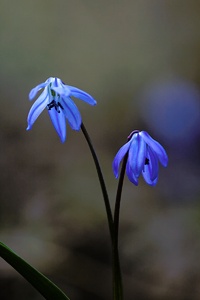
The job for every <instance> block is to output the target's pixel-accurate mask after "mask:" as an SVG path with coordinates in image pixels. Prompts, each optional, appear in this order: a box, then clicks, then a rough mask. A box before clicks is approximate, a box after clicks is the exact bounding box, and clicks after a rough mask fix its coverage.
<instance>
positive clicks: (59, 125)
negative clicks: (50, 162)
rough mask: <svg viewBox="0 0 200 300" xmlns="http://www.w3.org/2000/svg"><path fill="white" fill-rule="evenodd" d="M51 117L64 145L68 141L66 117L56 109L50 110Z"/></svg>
mask: <svg viewBox="0 0 200 300" xmlns="http://www.w3.org/2000/svg"><path fill="white" fill-rule="evenodd" d="M48 113H49V116H50V118H51V121H52V123H53V126H54V128H55V130H56V131H57V133H58V135H59V137H60V140H61V142H62V143H64V141H65V140H66V120H65V115H64V114H63V113H62V111H61V112H60V113H58V112H57V111H56V109H54V108H53V109H51V110H48Z"/></svg>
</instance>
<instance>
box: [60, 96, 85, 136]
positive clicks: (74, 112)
mask: <svg viewBox="0 0 200 300" xmlns="http://www.w3.org/2000/svg"><path fill="white" fill-rule="evenodd" d="M60 103H61V105H62V106H63V111H62V112H63V113H64V115H65V117H66V118H67V120H68V122H69V124H70V126H71V128H72V129H74V130H79V129H80V126H81V122H82V120H81V114H80V112H79V110H78V108H77V106H76V105H75V103H74V102H73V101H72V99H71V98H70V97H65V99H62V98H61V99H60Z"/></svg>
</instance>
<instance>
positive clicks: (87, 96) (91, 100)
mask: <svg viewBox="0 0 200 300" xmlns="http://www.w3.org/2000/svg"><path fill="white" fill-rule="evenodd" d="M67 87H68V88H69V89H70V91H71V95H72V96H73V97H75V98H78V99H81V100H83V101H85V102H87V103H88V104H90V105H96V104H97V102H96V100H94V98H93V97H92V96H91V95H90V94H88V93H86V92H84V91H82V90H80V89H78V88H76V87H74V86H69V85H68V86H67Z"/></svg>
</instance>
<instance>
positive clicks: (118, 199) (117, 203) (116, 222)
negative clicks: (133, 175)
mask: <svg viewBox="0 0 200 300" xmlns="http://www.w3.org/2000/svg"><path fill="white" fill-rule="evenodd" d="M127 159H128V154H126V155H125V157H124V160H123V163H122V168H121V172H120V176H119V183H118V188H117V194H116V201H115V211H114V226H115V242H116V244H117V247H118V236H119V215H120V204H121V195H122V187H123V182H124V174H125V170H126V163H127Z"/></svg>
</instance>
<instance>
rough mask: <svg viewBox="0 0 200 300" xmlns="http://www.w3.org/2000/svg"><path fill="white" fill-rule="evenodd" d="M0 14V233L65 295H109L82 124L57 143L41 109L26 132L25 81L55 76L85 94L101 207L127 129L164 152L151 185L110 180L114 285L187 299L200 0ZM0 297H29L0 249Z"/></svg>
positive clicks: (193, 258) (71, 4)
mask: <svg viewBox="0 0 200 300" xmlns="http://www.w3.org/2000/svg"><path fill="white" fill-rule="evenodd" d="M0 14H1V18H0V41H1V50H0V52H1V60H0V79H1V80H0V95H1V98H0V99H1V110H0V167H1V173H0V240H1V241H2V242H4V243H6V244H7V245H8V246H10V247H11V248H12V249H13V250H14V251H16V252H17V253H18V254H19V255H21V256H22V257H23V258H24V259H26V260H27V261H28V262H30V263H31V264H32V265H34V266H35V267H36V268H37V269H38V270H40V271H41V272H43V273H44V274H46V275H47V276H49V277H50V278H51V279H52V280H53V281H55V283H57V284H58V285H59V286H60V287H61V288H62V289H63V290H64V291H65V292H66V294H67V295H68V296H69V297H70V299H76V300H82V299H92V300H107V299H111V247H110V242H109V234H108V228H107V220H106V216H105V208H104V203H103V200H102V195H101V190H100V187H99V183H98V179H97V175H96V173H95V167H94V164H93V161H92V158H91V155H90V153H89V150H88V147H87V144H86V142H85V140H84V138H83V136H82V133H81V132H75V131H72V130H71V129H70V128H69V126H68V128H67V141H66V143H65V144H61V143H60V141H59V138H58V136H57V135H56V132H55V130H54V128H53V127H52V124H51V121H50V120H49V118H48V114H47V112H44V113H43V114H42V115H41V116H40V117H39V118H38V120H37V122H36V123H35V124H34V126H33V129H32V130H31V131H29V132H26V126H27V124H26V118H27V114H28V111H29V109H30V107H31V105H32V102H29V101H28V93H29V91H30V89H31V88H32V87H34V86H36V85H37V84H38V83H40V82H43V81H44V80H46V79H47V78H48V77H50V76H58V77H60V78H61V79H62V80H63V81H64V82H66V84H69V85H74V86H77V87H78V88H80V89H83V90H85V91H87V92H88V93H90V94H91V95H92V96H93V97H94V98H95V99H96V100H97V103H98V104H97V106H96V107H90V106H89V105H86V104H85V103H83V102H81V101H79V100H75V103H76V105H77V106H78V107H79V109H80V111H81V114H82V118H83V121H84V124H85V126H86V128H87V129H88V131H89V133H90V135H91V138H92V140H93V143H94V145H95V148H96V149H97V153H98V155H99V157H100V162H101V163H102V168H103V173H104V175H105V180H106V182H107V185H108V192H109V195H110V199H111V204H112V207H113V206H114V199H115V193H116V188H117V180H116V179H115V178H114V175H113V174H112V168H111V165H112V160H113V158H114V156H115V154H116V152H117V151H118V149H119V148H120V147H121V146H122V145H123V144H124V142H125V141H126V138H127V136H128V135H129V134H130V132H131V131H133V130H135V129H139V130H146V131H148V132H149V134H150V135H151V136H152V137H153V138H154V139H156V140H158V141H159V142H160V143H161V144H162V145H163V146H164V147H165V149H166V151H167V153H168V155H169V166H168V167H167V168H166V169H165V168H160V174H159V181H158V184H157V186H156V187H154V188H152V187H149V186H147V185H145V183H144V182H143V179H142V178H141V179H140V182H139V186H138V187H135V186H133V185H132V184H131V183H130V182H129V181H128V180H127V179H125V181H124V189H123V195H122V203H121V218H120V239H119V241H120V255H121V264H122V270H123V279H124V293H125V299H126V300H129V299H130V300H132V299H137V300H169V299H170V300H198V299H200V288H199V283H200V237H199V236H200V184H199V182H200V156H199V153H200V142H199V141H200V56H199V53H200V3H199V2H198V1H195V0H194V1H181V0H177V1H172V0H169V1H160V0H153V1H131V0H126V1H109V2H108V1H98V2H97V1H96V2H95V1H91V0H85V1H79V0H75V1H64V0H60V1H57V2H56V4H55V1H52V0H49V1H48V2H45V1H43V2H41V1H39V0H35V1H22V0H19V1H17V2H16V3H15V2H12V3H10V2H9V1H5V0H3V1H1V11H0ZM102 283H103V284H102ZM0 299H1V300H4V299H6V300H7V299H12V300H18V299H30V300H39V299H43V298H42V297H41V296H40V295H39V294H38V293H37V292H36V291H35V290H34V289H33V288H32V287H31V286H30V285H29V284H28V283H26V281H25V280H24V279H23V278H22V277H20V276H19V275H18V274H17V273H16V272H15V271H14V270H13V269H12V268H11V267H9V266H8V265H7V264H6V263H5V262H4V261H3V260H1V261H0Z"/></svg>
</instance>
